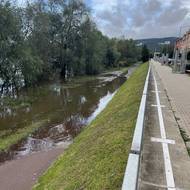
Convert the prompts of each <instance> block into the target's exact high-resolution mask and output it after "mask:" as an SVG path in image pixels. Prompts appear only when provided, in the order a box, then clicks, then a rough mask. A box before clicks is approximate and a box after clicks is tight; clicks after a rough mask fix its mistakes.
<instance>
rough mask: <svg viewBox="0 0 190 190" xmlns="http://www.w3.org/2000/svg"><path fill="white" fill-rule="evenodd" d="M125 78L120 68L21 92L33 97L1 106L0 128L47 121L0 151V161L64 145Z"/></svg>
mask: <svg viewBox="0 0 190 190" xmlns="http://www.w3.org/2000/svg"><path fill="white" fill-rule="evenodd" d="M132 70H134V68H131V69H130V70H129V72H128V75H130V74H131V72H132ZM126 78H127V76H124V75H122V73H121V72H112V73H107V74H104V75H102V76H99V77H97V78H95V79H94V80H90V81H86V82H85V81H83V82H80V81H79V82H76V81H75V83H74V84H72V83H71V84H70V85H66V84H65V83H64V82H63V81H59V82H54V83H50V84H46V85H41V86H40V87H38V88H31V89H29V90H28V91H25V92H23V93H22V94H21V96H23V98H27V99H34V100H35V101H33V102H32V103H31V104H30V105H28V106H26V107H23V108H19V109H16V110H14V109H11V108H9V107H6V108H4V109H1V111H0V132H4V133H5V132H6V131H10V130H17V129H19V128H23V127H26V126H28V125H29V124H31V123H32V122H38V121H41V120H44V119H45V120H47V122H46V123H45V124H44V125H43V126H42V127H41V128H40V129H38V130H37V131H36V132H35V133H34V134H32V135H29V136H28V137H27V138H26V139H24V140H22V141H21V142H19V143H18V144H16V145H14V146H12V147H11V149H10V150H9V151H8V152H6V153H1V154H0V162H1V163H2V162H4V161H6V160H11V159H17V158H20V157H22V156H25V155H29V154H31V153H34V152H38V151H42V150H49V149H52V148H54V147H67V146H68V145H69V144H71V143H72V140H73V138H74V137H75V136H76V135H77V134H79V132H80V131H81V129H82V127H84V126H86V125H87V124H89V123H90V122H91V121H92V120H93V119H94V118H95V117H96V116H97V115H98V114H99V113H100V112H101V111H102V110H103V109H104V108H105V107H106V105H107V104H108V102H109V101H110V100H111V99H112V97H113V96H114V94H115V93H116V91H117V89H118V88H119V87H120V86H121V85H122V84H123V83H124V82H125V81H126ZM2 110H3V111H2Z"/></svg>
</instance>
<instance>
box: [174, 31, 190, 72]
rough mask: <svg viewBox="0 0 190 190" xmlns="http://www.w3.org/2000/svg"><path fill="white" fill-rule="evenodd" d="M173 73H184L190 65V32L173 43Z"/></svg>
mask: <svg viewBox="0 0 190 190" xmlns="http://www.w3.org/2000/svg"><path fill="white" fill-rule="evenodd" d="M174 54H175V58H174V68H173V70H174V72H179V73H185V71H186V69H187V65H189V64H190V30H189V31H188V32H186V34H185V35H184V36H183V37H182V38H179V39H178V40H177V41H176V43H175V51H174Z"/></svg>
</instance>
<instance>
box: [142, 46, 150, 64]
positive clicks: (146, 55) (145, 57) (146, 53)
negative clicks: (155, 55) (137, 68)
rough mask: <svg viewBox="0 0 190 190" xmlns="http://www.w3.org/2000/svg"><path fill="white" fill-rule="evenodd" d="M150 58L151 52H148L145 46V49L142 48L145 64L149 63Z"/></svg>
mask: <svg viewBox="0 0 190 190" xmlns="http://www.w3.org/2000/svg"><path fill="white" fill-rule="evenodd" d="M149 57H150V55H149V50H148V48H147V46H146V45H143V47H142V61H143V63H144V62H147V61H148V60H149Z"/></svg>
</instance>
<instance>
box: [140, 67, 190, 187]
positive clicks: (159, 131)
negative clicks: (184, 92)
mask: <svg viewBox="0 0 190 190" xmlns="http://www.w3.org/2000/svg"><path fill="white" fill-rule="evenodd" d="M162 68H163V70H164V71H162ZM157 72H158V73H159V74H160V73H161V74H162V75H164V74H165V75H164V76H165V77H167V78H169V79H165V78H162V80H160V78H159V75H158V74H157ZM168 73H170V74H171V75H172V73H171V70H170V68H167V67H165V66H160V65H155V64H153V66H152V72H151V75H150V83H149V87H148V97H147V109H146V114H145V132H144V140H143V151H142V156H141V166H140V174H139V180H138V189H140V190H164V189H168V190H179V189H180V190H182V189H183V190H189V189H190V180H189V179H190V157H189V155H188V153H187V150H186V147H185V144H184V141H183V139H182V137H181V134H180V131H179V127H178V124H177V122H176V119H175V117H174V114H173V110H172V107H171V104H170V102H169V100H168V96H167V94H166V91H165V83H164V84H163V83H162V81H163V79H164V80H166V81H167V82H168V83H167V84H168V86H169V82H170V84H173V82H172V80H173V79H172V78H173V77H172V76H171V77H168V75H169V74H168ZM161 77H162V76H161ZM176 80H177V79H176ZM185 80H186V79H185ZM177 81H178V84H179V83H180V82H179V79H178V80H177ZM189 83H190V78H189ZM175 86H176V82H175V81H174V84H173V88H174V87H175ZM168 89H169V88H168ZM175 91H176V90H175V89H173V91H172V92H173V93H174V92H175ZM189 93H190V89H189ZM174 94H175V93H174ZM176 94H178V93H176ZM172 98H174V96H173V97H172ZM189 111H190V109H189Z"/></svg>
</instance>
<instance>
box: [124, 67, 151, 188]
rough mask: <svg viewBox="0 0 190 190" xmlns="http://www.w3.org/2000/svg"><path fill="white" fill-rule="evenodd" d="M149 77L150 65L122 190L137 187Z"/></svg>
mask: <svg viewBox="0 0 190 190" xmlns="http://www.w3.org/2000/svg"><path fill="white" fill-rule="evenodd" d="M149 76H150V65H149V70H148V74H147V77H146V81H145V85H144V90H143V94H142V98H141V103H140V107H139V112H138V117H137V122H136V126H135V131H134V136H133V141H132V145H131V153H130V154H129V157H128V161H127V167H126V170H125V175H124V180H123V185H122V190H136V189H137V185H138V174H139V166H140V156H141V155H140V154H141V149H142V141H143V130H144V116H145V107H146V99H147V90H148V82H149Z"/></svg>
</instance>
